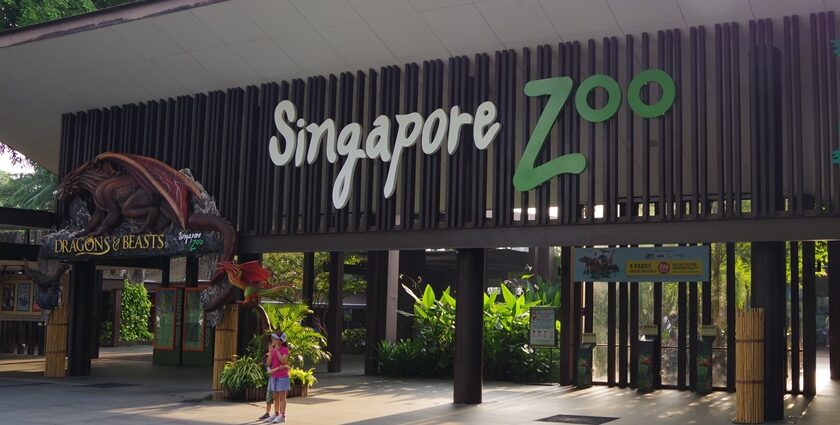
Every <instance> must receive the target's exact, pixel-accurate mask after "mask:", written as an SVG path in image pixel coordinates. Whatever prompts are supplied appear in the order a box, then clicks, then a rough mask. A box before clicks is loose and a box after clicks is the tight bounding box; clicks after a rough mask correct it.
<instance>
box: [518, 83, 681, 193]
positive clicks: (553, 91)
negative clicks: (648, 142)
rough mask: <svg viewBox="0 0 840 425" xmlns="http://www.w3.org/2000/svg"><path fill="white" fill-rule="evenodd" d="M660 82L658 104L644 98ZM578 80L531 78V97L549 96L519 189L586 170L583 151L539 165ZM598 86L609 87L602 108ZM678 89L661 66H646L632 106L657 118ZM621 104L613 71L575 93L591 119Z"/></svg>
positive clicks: (631, 92) (632, 92) (633, 86)
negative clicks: (596, 102) (593, 98)
mask: <svg viewBox="0 0 840 425" xmlns="http://www.w3.org/2000/svg"><path fill="white" fill-rule="evenodd" d="M648 83H657V84H659V86H660V87H661V89H662V96H661V97H660V98H659V101H658V102H656V103H655V104H652V105H649V104H646V103H644V102H643V101H642V99H641V89H642V87H643V86H644V85H645V84H648ZM572 86H574V82H573V81H572V79H571V78H569V77H554V78H546V79H543V80H534V81H529V82H528V83H527V84H525V94H526V95H527V96H528V97H536V96H546V95H547V96H548V102H546V105H545V108H544V109H543V112H542V114H541V115H540V118H539V119H538V120H537V125H536V126H535V127H534V131H533V133H531V137H530V138H529V139H528V144H527V145H526V147H525V152H524V153H523V154H522V159H521V160H520V161H519V166H517V167H516V172H515V173H514V175H513V187H514V188H516V190H519V191H526V190H531V189H533V188H535V187H537V186H539V185H541V184H543V183H545V182H546V181H548V180H550V179H551V178H552V177H554V176H557V175H560V174H580V173H582V172H583V171H584V170H586V157H584V156H583V155H582V154H580V153H570V154H565V155H561V156H559V157H557V158H554V159H552V160H551V161H548V162H546V163H544V164H541V165H539V166H536V160H537V156H538V155H539V153H540V151H541V150H542V146H543V144H544V143H545V139H546V138H547V137H548V134H549V133H550V132H551V128H552V127H553V126H554V123H555V122H556V121H557V117H558V116H559V115H560V111H561V110H562V109H563V106H564V105H565V104H566V101H568V100H569V95H570V94H571V92H572ZM596 87H601V88H603V89H605V90H606V91H607V96H608V97H607V103H606V105H604V106H603V107H601V108H600V109H595V108H593V107H592V106H590V105H589V102H588V98H589V93H590V92H591V91H592V90H594V89H595V88H596ZM676 95H677V90H676V85H675V84H674V80H673V79H672V78H671V77H670V76H669V75H668V74H666V73H665V72H664V71H662V70H659V69H646V70H644V71H642V72H640V73H638V74H637V75H636V76H635V77H634V78H633V80H632V81H630V87H628V90H627V103H628V105H629V106H630V109H632V110H633V112H635V113H636V114H638V115H640V116H641V117H643V118H655V117H658V116H661V115H663V114H665V112H667V111H668V110H669V109H670V108H671V105H673V104H674V100H675V99H676ZM620 106H621V89H620V88H619V86H618V83H617V82H616V81H615V79H613V78H612V77H610V76H609V75H604V74H596V75H592V76H590V77H589V78H587V79H585V80H583V82H582V83H581V84H580V87H579V88H578V91H577V93H576V94H575V107H576V109H577V111H578V113H579V114H580V116H581V117H583V119H585V120H587V121H590V122H602V121H606V120H608V119H610V118H612V117H613V116H614V115H615V114H616V112H618V108H619V107H620Z"/></svg>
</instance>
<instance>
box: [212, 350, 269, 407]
mask: <svg viewBox="0 0 840 425" xmlns="http://www.w3.org/2000/svg"><path fill="white" fill-rule="evenodd" d="M267 382H268V376H267V375H266V371H265V367H264V366H263V365H262V362H261V361H260V360H259V359H255V358H254V357H253V356H250V355H249V356H244V357H235V356H234V359H233V361H229V362H227V363H226V364H225V368H224V369H223V370H222V374H221V376H220V377H219V383H220V384H221V385H222V387H223V388H224V389H225V398H231V399H234V400H240V401H259V400H264V399H265V386H266V383H267Z"/></svg>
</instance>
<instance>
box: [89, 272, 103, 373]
mask: <svg viewBox="0 0 840 425" xmlns="http://www.w3.org/2000/svg"><path fill="white" fill-rule="evenodd" d="M102 279H103V276H102V270H97V271H96V277H95V278H94V279H93V282H92V283H93V296H92V297H91V299H90V307H89V308H90V309H91V310H93V312H92V313H91V314H92V315H93V320H91V324H90V325H91V328H90V331H91V333H92V334H93V338H91V339H90V343H91V346H90V358H92V359H98V358H99V330H100V328H102V325H101V320H102Z"/></svg>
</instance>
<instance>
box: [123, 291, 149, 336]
mask: <svg viewBox="0 0 840 425" xmlns="http://www.w3.org/2000/svg"><path fill="white" fill-rule="evenodd" d="M151 308H152V301H151V300H149V292H148V291H146V287H145V286H143V284H142V283H131V282H129V281H128V280H126V281H125V283H124V284H123V290H122V301H121V302H120V339H121V340H123V341H126V342H133V341H148V340H150V339H152V333H151V332H149V316H150V310H151Z"/></svg>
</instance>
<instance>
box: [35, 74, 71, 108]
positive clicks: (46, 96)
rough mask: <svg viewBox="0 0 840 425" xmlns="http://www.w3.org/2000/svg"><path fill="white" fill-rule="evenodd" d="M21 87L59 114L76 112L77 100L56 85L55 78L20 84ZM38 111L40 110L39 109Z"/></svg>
mask: <svg viewBox="0 0 840 425" xmlns="http://www.w3.org/2000/svg"><path fill="white" fill-rule="evenodd" d="M21 85H22V86H23V88H24V90H26V91H27V92H29V93H30V96H31V97H32V98H34V99H39V100H40V101H43V102H44V103H45V104H48V105H50V106H51V107H52V108H53V109H55V110H57V111H59V112H61V113H64V112H75V111H76V107H77V106H76V105H78V103H79V98H78V97H77V96H76V95H74V94H72V93H71V92H70V91H68V90H67V89H65V88H64V87H62V86H61V85H60V84H58V82H57V81H56V80H55V77H47V78H41V79H38V80H29V81H26V82H23V83H21ZM38 109H41V107H39V108H38Z"/></svg>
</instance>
